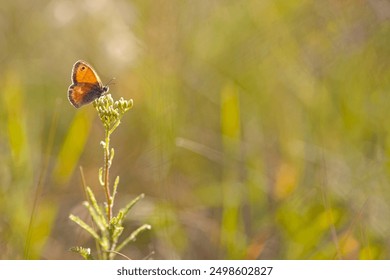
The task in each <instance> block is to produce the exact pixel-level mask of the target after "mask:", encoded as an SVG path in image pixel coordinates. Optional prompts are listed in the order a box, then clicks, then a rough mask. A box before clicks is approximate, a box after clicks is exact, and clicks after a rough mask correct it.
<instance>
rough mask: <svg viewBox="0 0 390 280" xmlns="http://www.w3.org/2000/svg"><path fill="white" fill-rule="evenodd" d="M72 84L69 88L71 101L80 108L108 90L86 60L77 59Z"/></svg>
mask: <svg viewBox="0 0 390 280" xmlns="http://www.w3.org/2000/svg"><path fill="white" fill-rule="evenodd" d="M71 78H72V83H73V84H72V85H70V87H69V90H68V98H69V101H70V103H71V104H72V105H73V106H74V107H76V108H79V107H81V106H83V105H85V104H88V103H90V102H92V101H93V100H95V99H96V98H99V97H100V96H101V95H103V94H104V93H106V92H108V87H103V84H102V82H101V81H100V78H99V76H98V75H97V74H96V72H95V70H94V69H93V68H92V66H90V65H89V64H88V63H86V62H85V61H82V60H79V61H77V62H76V63H75V64H74V66H73V70H72V77H71Z"/></svg>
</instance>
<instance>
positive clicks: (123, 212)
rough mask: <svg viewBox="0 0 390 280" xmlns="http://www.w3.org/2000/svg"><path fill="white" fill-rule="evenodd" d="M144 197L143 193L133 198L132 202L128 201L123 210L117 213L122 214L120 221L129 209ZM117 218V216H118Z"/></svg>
mask: <svg viewBox="0 0 390 280" xmlns="http://www.w3.org/2000/svg"><path fill="white" fill-rule="evenodd" d="M144 197H145V195H144V194H143V193H141V194H140V195H139V196H137V197H136V198H134V199H133V200H132V201H130V202H129V203H128V204H127V205H126V206H125V207H124V208H122V209H121V210H120V211H119V212H122V215H121V216H122V217H123V218H122V219H124V218H125V217H126V215H127V213H128V212H129V211H130V209H131V208H132V207H133V206H134V205H135V204H136V203H137V202H138V201H139V200H140V199H142V198H144ZM118 216H119V214H118Z"/></svg>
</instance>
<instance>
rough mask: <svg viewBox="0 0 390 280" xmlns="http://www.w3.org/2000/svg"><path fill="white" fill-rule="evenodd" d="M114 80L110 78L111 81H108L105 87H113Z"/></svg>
mask: <svg viewBox="0 0 390 280" xmlns="http://www.w3.org/2000/svg"><path fill="white" fill-rule="evenodd" d="M114 80H115V78H112V79H111V80H109V81H108V83H107V84H106V86H109V85H115V83H114V82H113V81H114Z"/></svg>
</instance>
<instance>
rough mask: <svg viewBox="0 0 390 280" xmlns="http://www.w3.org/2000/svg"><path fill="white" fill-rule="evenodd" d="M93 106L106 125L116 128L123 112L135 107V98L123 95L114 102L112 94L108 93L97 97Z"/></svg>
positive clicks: (106, 126)
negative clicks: (127, 97)
mask: <svg viewBox="0 0 390 280" xmlns="http://www.w3.org/2000/svg"><path fill="white" fill-rule="evenodd" d="M93 106H94V107H95V109H96V110H97V112H98V115H99V117H100V119H101V121H102V123H103V125H104V127H105V128H109V129H111V128H113V129H115V127H116V126H117V125H118V124H119V122H120V119H121V118H122V116H123V114H124V113H126V112H127V111H128V110H130V109H131V108H132V107H133V100H132V99H129V100H125V99H123V97H121V98H120V99H119V100H117V101H115V102H114V99H113V98H112V97H111V94H106V95H103V96H101V97H99V98H98V99H96V100H95V101H94V102H93ZM113 129H111V130H113Z"/></svg>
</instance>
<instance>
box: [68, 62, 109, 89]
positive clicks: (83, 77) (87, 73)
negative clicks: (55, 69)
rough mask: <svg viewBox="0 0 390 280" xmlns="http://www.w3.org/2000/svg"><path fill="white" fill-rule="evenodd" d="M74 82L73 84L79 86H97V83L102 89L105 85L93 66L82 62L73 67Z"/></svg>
mask: <svg viewBox="0 0 390 280" xmlns="http://www.w3.org/2000/svg"><path fill="white" fill-rule="evenodd" d="M72 82H73V84H77V83H91V84H96V83H97V84H98V85H99V86H100V87H103V84H102V82H101V81H100V78H99V76H98V75H97V74H96V72H95V70H94V69H93V68H92V66H91V65H89V64H88V63H86V62H85V61H82V60H79V61H77V62H76V63H75V64H74V65H73V70H72Z"/></svg>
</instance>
